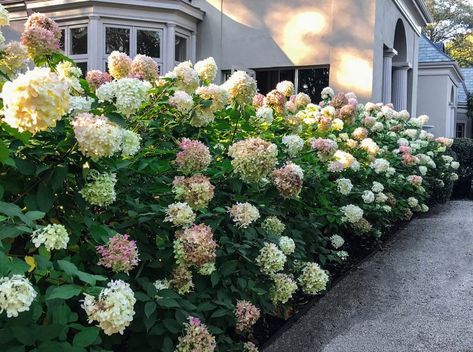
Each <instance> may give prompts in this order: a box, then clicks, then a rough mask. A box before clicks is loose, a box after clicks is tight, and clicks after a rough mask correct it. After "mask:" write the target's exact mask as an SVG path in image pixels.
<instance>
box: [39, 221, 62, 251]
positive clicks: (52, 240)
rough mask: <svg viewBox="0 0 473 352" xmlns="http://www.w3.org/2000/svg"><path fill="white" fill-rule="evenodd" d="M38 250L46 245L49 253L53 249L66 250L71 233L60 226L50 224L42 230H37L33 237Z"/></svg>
mask: <svg viewBox="0 0 473 352" xmlns="http://www.w3.org/2000/svg"><path fill="white" fill-rule="evenodd" d="M31 238H32V242H33V244H34V245H35V247H36V248H39V247H41V245H43V244H44V246H45V247H46V249H47V250H48V251H51V250H53V249H66V248H67V244H68V243H69V233H68V232H67V230H66V228H65V227H64V226H63V225H60V224H50V225H47V226H46V227H43V228H42V229H39V230H35V231H34V232H33V234H32V235H31Z"/></svg>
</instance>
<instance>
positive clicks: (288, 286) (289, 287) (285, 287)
mask: <svg viewBox="0 0 473 352" xmlns="http://www.w3.org/2000/svg"><path fill="white" fill-rule="evenodd" d="M272 279H273V282H274V285H273V287H271V289H270V291H269V295H270V297H271V301H273V303H274V304H278V303H282V304H284V303H286V302H287V301H289V300H290V299H291V297H292V295H293V294H294V293H295V292H296V291H297V284H296V282H295V281H294V279H293V278H292V277H291V276H289V275H286V274H282V273H278V274H275V275H274V276H273V277H272Z"/></svg>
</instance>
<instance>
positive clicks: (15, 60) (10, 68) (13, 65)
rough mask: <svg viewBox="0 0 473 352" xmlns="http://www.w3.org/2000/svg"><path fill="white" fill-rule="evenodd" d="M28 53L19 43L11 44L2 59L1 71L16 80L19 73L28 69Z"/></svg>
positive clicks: (6, 47)
mask: <svg viewBox="0 0 473 352" xmlns="http://www.w3.org/2000/svg"><path fill="white" fill-rule="evenodd" d="M28 62H29V59H28V51H27V49H26V47H25V46H24V45H22V44H21V43H19V42H15V41H13V42H9V43H8V44H7V45H6V46H5V48H4V53H3V55H2V57H1V58H0V70H1V71H2V72H3V73H5V74H6V75H7V76H8V77H10V78H15V77H16V76H17V74H18V72H20V71H22V70H24V69H26V67H27V65H28Z"/></svg>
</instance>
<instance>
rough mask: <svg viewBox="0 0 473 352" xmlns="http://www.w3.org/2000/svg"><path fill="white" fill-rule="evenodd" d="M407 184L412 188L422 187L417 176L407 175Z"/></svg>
mask: <svg viewBox="0 0 473 352" xmlns="http://www.w3.org/2000/svg"><path fill="white" fill-rule="evenodd" d="M407 182H409V183H410V184H412V185H414V186H420V185H422V176H418V175H409V176H407Z"/></svg>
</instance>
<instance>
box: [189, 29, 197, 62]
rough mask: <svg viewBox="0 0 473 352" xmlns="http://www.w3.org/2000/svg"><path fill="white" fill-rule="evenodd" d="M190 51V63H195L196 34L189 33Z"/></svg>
mask: <svg viewBox="0 0 473 352" xmlns="http://www.w3.org/2000/svg"><path fill="white" fill-rule="evenodd" d="M190 50H191V52H190V53H189V58H190V60H191V61H192V62H194V63H195V62H196V61H197V59H196V57H197V37H196V33H195V32H192V33H191V42H190Z"/></svg>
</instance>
